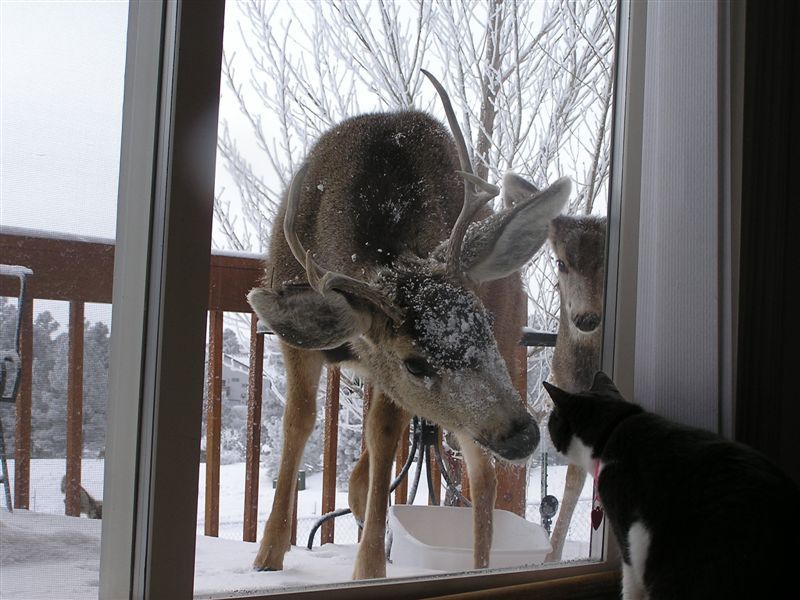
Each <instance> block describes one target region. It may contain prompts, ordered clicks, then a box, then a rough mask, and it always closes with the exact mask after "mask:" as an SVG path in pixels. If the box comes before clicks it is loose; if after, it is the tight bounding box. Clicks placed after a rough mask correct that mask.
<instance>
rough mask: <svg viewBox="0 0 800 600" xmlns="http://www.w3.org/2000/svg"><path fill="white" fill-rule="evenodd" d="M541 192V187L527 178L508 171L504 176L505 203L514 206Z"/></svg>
mask: <svg viewBox="0 0 800 600" xmlns="http://www.w3.org/2000/svg"><path fill="white" fill-rule="evenodd" d="M538 193H539V188H538V187H536V186H535V185H533V184H532V183H531V182H530V181H528V180H527V179H524V178H523V177H520V176H519V175H517V174H516V173H513V172H511V171H508V172H507V173H506V174H505V175H504V176H503V203H504V204H505V205H506V206H509V207H510V206H513V205H514V204H518V203H520V202H522V201H523V200H527V199H528V198H530V197H531V196H534V195H536V194H538Z"/></svg>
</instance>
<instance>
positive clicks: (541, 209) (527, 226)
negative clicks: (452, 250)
mask: <svg viewBox="0 0 800 600" xmlns="http://www.w3.org/2000/svg"><path fill="white" fill-rule="evenodd" d="M529 185H530V184H529ZM531 187H532V186H531ZM571 187H572V184H571V182H570V180H569V178H567V177H562V178H561V179H559V180H558V181H556V182H555V183H554V184H553V185H551V186H550V187H548V188H547V189H546V190H544V191H542V192H539V193H538V194H537V193H534V194H533V195H532V196H530V197H528V198H526V199H524V200H522V201H521V202H518V203H517V204H515V205H514V206H512V207H510V208H505V209H503V210H502V211H500V212H498V213H496V214H494V215H492V216H491V217H489V218H488V219H485V220H483V221H481V222H479V223H476V224H474V225H473V226H472V227H470V228H469V230H468V231H467V235H466V236H465V237H464V246H463V249H462V266H463V268H464V272H465V273H466V274H467V275H468V276H469V278H470V279H471V280H472V281H474V282H476V283H481V282H484V281H492V280H494V279H500V278H501V277H505V276H506V275H510V274H511V273H513V272H515V271H517V270H519V269H520V268H521V267H522V266H523V265H524V264H525V263H526V262H528V261H529V260H530V259H531V257H532V256H533V255H534V254H535V253H536V251H537V250H538V249H539V248H540V247H541V246H542V244H543V243H544V242H545V240H546V239H547V230H548V226H549V224H550V221H551V220H552V219H553V218H554V217H555V216H556V215H558V214H559V213H560V212H561V210H562V209H563V208H564V204H566V202H567V198H568V197H569V193H570V189H571ZM521 188H522V186H520V189H521Z"/></svg>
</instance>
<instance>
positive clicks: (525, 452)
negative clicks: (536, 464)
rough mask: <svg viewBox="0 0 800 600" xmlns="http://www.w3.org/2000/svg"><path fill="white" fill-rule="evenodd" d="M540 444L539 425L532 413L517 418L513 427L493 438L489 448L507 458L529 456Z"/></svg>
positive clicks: (513, 458)
mask: <svg viewBox="0 0 800 600" xmlns="http://www.w3.org/2000/svg"><path fill="white" fill-rule="evenodd" d="M538 445H539V426H538V425H537V424H536V421H535V420H534V418H533V417H532V416H531V415H527V414H526V416H525V417H521V418H518V419H515V420H514V421H513V422H512V424H511V429H510V430H509V431H507V432H506V433H504V434H503V435H502V436H500V437H498V438H495V439H494V440H491V441H490V442H489V444H488V446H489V448H490V449H491V450H492V451H493V452H494V453H495V454H497V455H499V456H501V457H502V458H505V459H506V460H520V459H523V458H527V457H528V456H530V455H531V454H533V451H534V450H536V446H538Z"/></svg>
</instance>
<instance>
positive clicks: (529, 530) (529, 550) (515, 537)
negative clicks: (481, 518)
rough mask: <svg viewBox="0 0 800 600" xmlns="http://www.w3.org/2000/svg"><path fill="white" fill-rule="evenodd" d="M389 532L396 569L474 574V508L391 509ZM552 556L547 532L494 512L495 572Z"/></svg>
mask: <svg viewBox="0 0 800 600" xmlns="http://www.w3.org/2000/svg"><path fill="white" fill-rule="evenodd" d="M389 529H390V531H391V534H392V548H391V555H390V559H391V561H392V563H393V564H395V565H398V566H404V567H421V568H425V569H436V570H440V571H467V570H470V569H473V568H474V563H473V560H474V559H473V536H472V509H471V508H457V507H451V506H407V505H397V506H392V507H390V508H389ZM548 552H550V540H549V538H548V536H547V532H546V531H545V530H544V528H543V527H541V526H540V525H537V524H536V523H530V522H528V521H526V520H525V519H523V518H522V517H520V516H518V515H516V514H514V513H512V512H508V511H506V510H499V509H495V511H494V537H493V541H492V550H491V553H490V554H489V566H490V567H495V568H497V567H519V566H523V565H537V564H541V563H543V562H544V559H545V556H547V553H548Z"/></svg>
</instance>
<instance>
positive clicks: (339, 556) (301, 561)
mask: <svg viewBox="0 0 800 600" xmlns="http://www.w3.org/2000/svg"><path fill="white" fill-rule="evenodd" d="M9 467H10V471H11V474H12V477H13V461H9ZM64 472H65V464H64V461H63V460H59V459H43V460H33V461H31V510H30V511H24V510H17V511H15V512H14V513H9V512H7V511H6V510H5V501H4V500H3V499H0V598H2V599H3V600H33V599H35V598H48V599H52V598H59V599H62V600H72V599H76V600H77V599H81V600H82V599H84V598H94V597H97V587H98V567H99V557H100V524H101V523H100V521H97V520H90V519H86V518H80V519H78V518H73V517H65V516H63V513H64V501H63V494H62V493H61V490H60V484H61V478H62V476H63V474H64ZM564 472H565V468H564V467H551V468H550V469H549V475H548V476H549V485H550V486H551V487H550V490H551V493H555V494H557V495H560V491H559V490H560V489H563V488H562V487H561V486H563V480H564ZM204 475H205V465H201V468H200V485H199V491H200V494H199V498H198V518H199V520H198V529H197V532H198V536H197V553H196V563H195V593H196V594H197V595H212V594H215V593H220V592H232V591H250V590H252V591H255V590H264V589H277V588H286V587H292V588H296V587H307V586H314V585H322V584H329V583H335V582H345V581H348V580H349V578H350V574H351V572H352V569H353V563H354V560H355V553H356V544H355V540H356V528H355V523H354V522H353V520H352V517H351V516H349V515H348V516H345V517H340V518H338V519H336V537H335V542H336V543H335V544H326V545H325V546H323V547H320V546H319V545H318V544H319V541H318V539H319V538H318V536H317V541H315V545H314V547H313V549H312V550H310V551H309V550H307V549H306V548H305V544H306V541H307V539H308V532H309V530H310V528H311V526H312V525H313V523H314V522H315V521H316V519H317V518H318V517H319V514H320V504H321V498H322V487H321V475H320V474H313V475H310V476H309V477H307V479H306V490H304V491H301V492H299V494H298V544H299V547H295V548H292V551H291V552H289V553H288V554H287V555H286V559H285V565H284V566H285V568H284V570H283V571H281V572H274V573H258V572H254V571H253V570H252V569H251V566H250V565H251V563H252V561H253V557H254V556H255V553H256V544H255V543H248V542H242V541H240V540H241V536H242V521H243V519H242V513H243V509H244V465H243V464H241V463H238V464H232V465H224V466H223V467H222V468H221V473H220V511H219V512H220V528H219V531H220V537H219V538H211V537H206V536H205V535H203V529H204V523H203V521H202V518H203V505H204V501H205V500H204V490H205V486H204ZM102 480H103V461H102V460H91V459H84V460H83V462H82V483H83V485H84V487H85V488H86V489H87V490H89V492H90V493H91V494H92V495H94V496H95V497H96V498H98V499H101V498H102ZM538 481H539V480H538V474H537V473H534V474H533V476H532V477H531V485H530V487H529V490H528V492H529V493H528V498H529V518H531V519H532V520H537V519H536V518H534V517H533V514H535V515H536V516H538V510H537V508H538V507H537V503H538V497H539V486H538ZM259 487H260V502H259V511H258V512H259V528H260V527H263V523H264V520H265V519H266V516H267V514H268V512H269V508H270V506H271V504H272V494H273V490H272V482H271V479H269V478H268V477H267V476H266V473H265V472H263V471H262V474H261V481H260V483H259ZM1 496H2V494H0V497H1ZM426 499H427V489H426V486H425V478H424V477H422V478H421V479H420V486H419V490H418V492H417V498H416V502H415V503H417V504H425V503H426ZM590 501H591V484H590V483H588V482H587V486H586V488H585V489H584V492H583V497H582V502H583V503H585V504H588V503H589V502H590ZM336 502H337V508H338V507H345V506H347V494H346V493H343V492H340V493H338V494H337V499H336ZM531 513H533V514H531ZM578 521H579V524H578V525H576V527H575V531H574V532H572V537H573V540H572V541H570V542H569V543H568V545H567V548H566V550H565V558H578V557H583V556H586V555H587V553H588V541H589V539H588V535H589V533H588V532H589V528H588V510H587V512H586V518H585V519H582V518H580V512H579V519H578ZM584 521H585V523H583V522H584ZM433 573H435V571H430V570H424V569H411V568H403V567H399V566H397V565H391V564H390V565H389V566H388V575H389V577H406V576H412V575H423V574H433Z"/></svg>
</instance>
